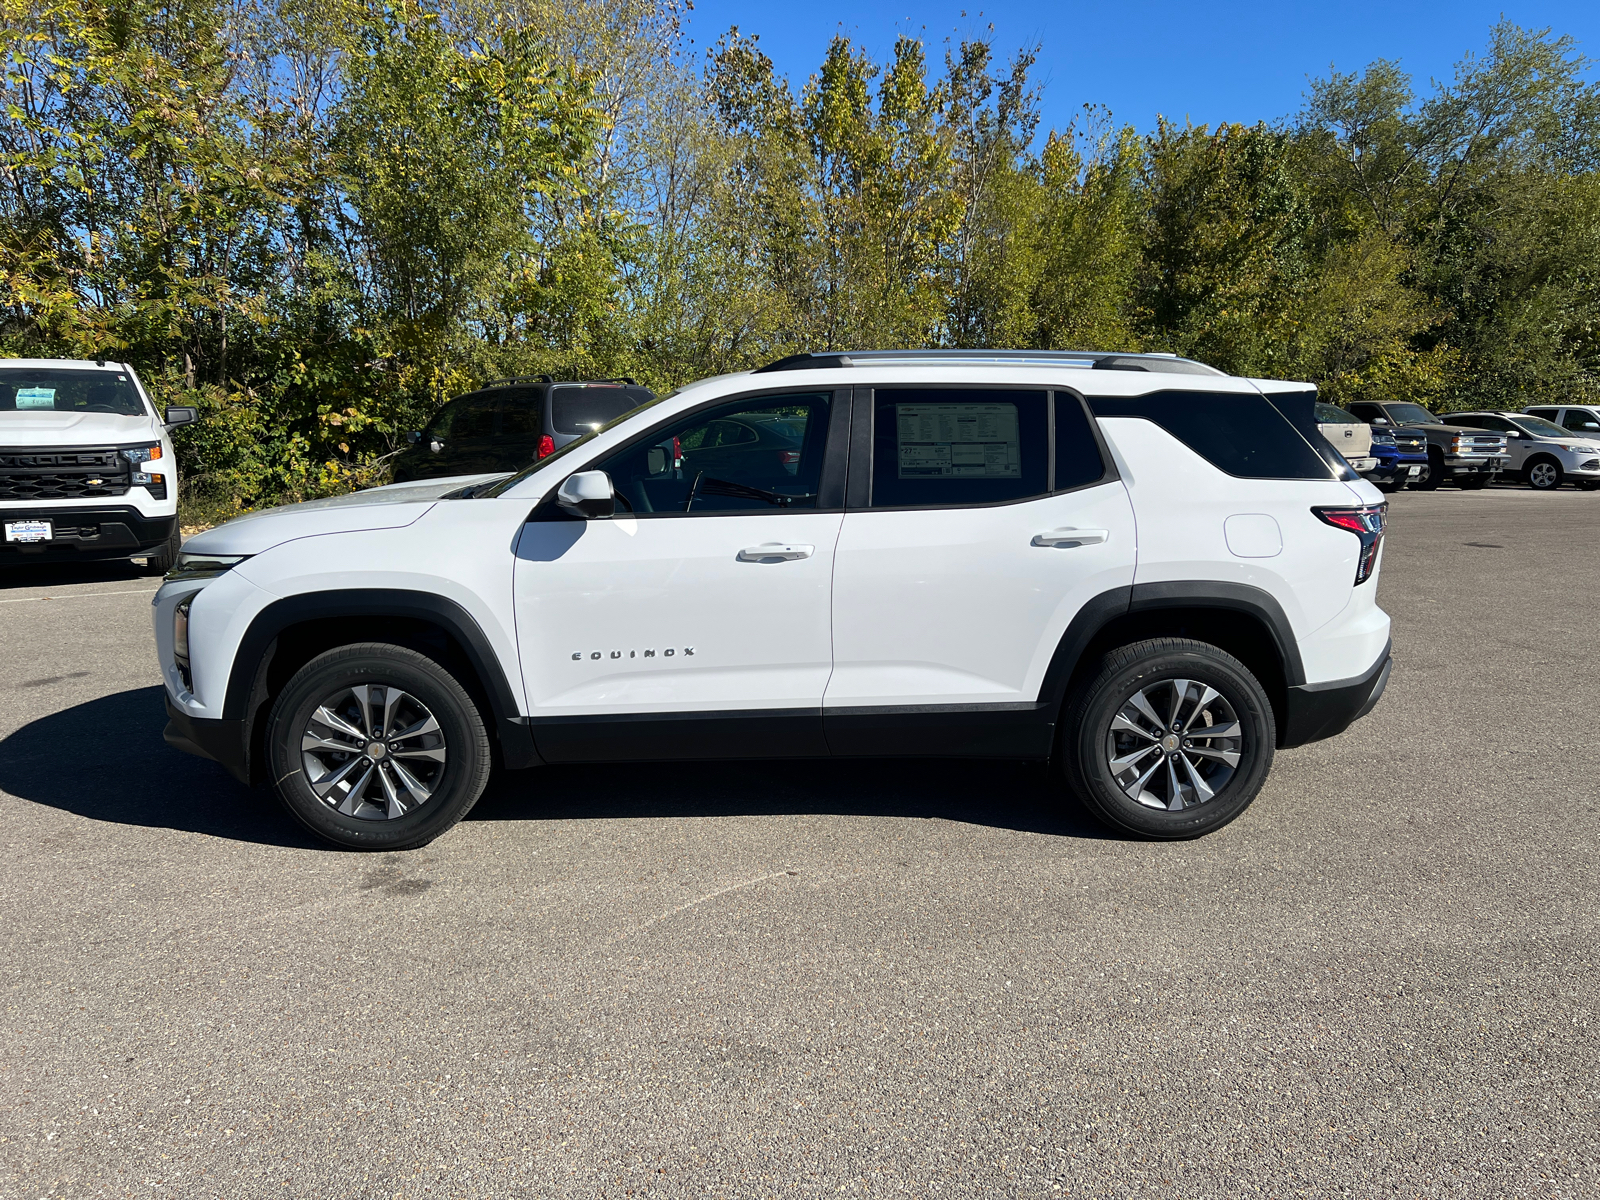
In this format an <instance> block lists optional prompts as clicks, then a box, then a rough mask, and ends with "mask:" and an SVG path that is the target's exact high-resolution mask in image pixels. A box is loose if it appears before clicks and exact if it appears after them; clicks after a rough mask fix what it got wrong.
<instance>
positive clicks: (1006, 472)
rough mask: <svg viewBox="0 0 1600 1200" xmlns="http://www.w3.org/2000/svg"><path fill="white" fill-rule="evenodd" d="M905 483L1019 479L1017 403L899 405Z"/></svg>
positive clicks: (897, 407)
mask: <svg viewBox="0 0 1600 1200" xmlns="http://www.w3.org/2000/svg"><path fill="white" fill-rule="evenodd" d="M894 407H895V421H896V424H897V425H898V426H899V429H898V433H899V442H900V478H901V479H1019V478H1021V476H1022V439H1021V437H1020V436H1019V435H1018V432H1017V406H1016V405H1015V404H896V405H895V406H894Z"/></svg>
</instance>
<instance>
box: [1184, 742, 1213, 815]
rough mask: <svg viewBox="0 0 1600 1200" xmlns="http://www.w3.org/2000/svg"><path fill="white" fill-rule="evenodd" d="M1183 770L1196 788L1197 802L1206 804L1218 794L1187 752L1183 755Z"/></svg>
mask: <svg viewBox="0 0 1600 1200" xmlns="http://www.w3.org/2000/svg"><path fill="white" fill-rule="evenodd" d="M1183 770H1184V774H1185V775H1187V776H1188V777H1189V786H1190V787H1191V788H1193V789H1194V795H1195V803H1196V804H1204V803H1205V802H1206V801H1207V800H1209V799H1211V797H1212V796H1214V795H1216V793H1215V792H1214V791H1212V790H1211V785H1210V784H1208V783H1207V782H1206V781H1205V777H1204V776H1202V775H1201V774H1200V772H1199V771H1197V770H1195V766H1194V762H1193V760H1191V759H1190V758H1189V756H1188V755H1187V754H1185V755H1183Z"/></svg>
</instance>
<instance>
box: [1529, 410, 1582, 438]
mask: <svg viewBox="0 0 1600 1200" xmlns="http://www.w3.org/2000/svg"><path fill="white" fill-rule="evenodd" d="M1522 411H1523V412H1525V413H1527V414H1528V415H1529V416H1531V417H1543V418H1544V419H1545V420H1546V421H1553V422H1554V423H1555V424H1557V425H1559V426H1561V428H1563V429H1565V430H1566V431H1567V432H1568V433H1570V434H1572V435H1573V436H1574V437H1581V438H1591V439H1593V440H1597V441H1600V404H1535V405H1533V406H1532V407H1529V408H1525V409H1523V410H1522Z"/></svg>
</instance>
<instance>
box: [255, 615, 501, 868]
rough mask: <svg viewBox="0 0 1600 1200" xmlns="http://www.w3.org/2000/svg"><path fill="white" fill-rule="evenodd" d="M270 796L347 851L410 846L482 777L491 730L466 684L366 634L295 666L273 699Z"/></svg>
mask: <svg viewBox="0 0 1600 1200" xmlns="http://www.w3.org/2000/svg"><path fill="white" fill-rule="evenodd" d="M266 735H267V736H266V744H267V755H268V758H269V761H270V763H271V766H272V778H273V779H274V780H275V781H276V783H275V784H274V787H275V789H276V790H277V793H278V798H279V799H281V800H282V801H283V803H284V806H285V807H286V808H287V809H288V810H289V812H290V814H291V815H292V816H293V817H294V818H295V819H296V820H297V821H299V822H300V823H301V824H302V825H304V826H305V827H306V828H307V829H309V830H310V831H311V832H312V833H314V834H316V835H317V836H318V837H320V838H323V839H324V840H326V841H330V842H332V843H334V844H335V845H337V846H343V847H345V848H346V849H349V850H410V849H413V848H414V847H417V846H422V845H426V844H427V843H428V842H431V841H433V839H434V838H436V837H438V836H439V835H440V834H442V833H444V832H445V830H447V829H449V828H450V827H451V826H452V825H454V824H455V823H456V822H457V821H459V820H461V818H462V817H464V816H466V815H467V812H468V810H470V809H471V808H472V806H473V805H474V804H475V803H477V800H478V797H479V796H480V795H481V794H482V793H483V788H484V785H485V784H486V783H488V781H489V769H490V756H489V735H488V733H487V732H486V731H485V730H484V727H483V718H482V717H481V716H480V715H479V713H478V709H477V706H476V705H474V704H473V702H472V698H471V697H470V696H468V695H467V693H466V691H465V689H463V688H462V686H461V684H460V683H459V682H458V681H457V680H456V678H455V676H453V675H452V674H451V673H450V672H449V671H447V670H445V668H444V667H442V666H440V665H439V664H438V663H436V662H434V661H433V659H431V658H428V657H427V656H426V655H422V654H418V653H417V652H416V651H415V650H410V649H407V648H406V647H403V646H392V645H388V644H385V643H381V642H366V643H362V644H359V645H354V646H341V647H339V648H338V649H336V650H329V651H328V652H327V653H325V654H321V655H319V656H318V657H316V658H314V659H312V660H311V661H310V662H309V663H307V664H306V665H305V666H303V667H301V668H300V670H299V671H297V672H295V675H294V677H293V678H292V679H290V680H289V683H288V685H287V686H286V687H285V688H284V689H283V692H282V693H281V694H280V695H279V696H278V698H277V700H276V701H275V702H274V704H273V706H272V715H271V717H270V718H268V725H267V730H266Z"/></svg>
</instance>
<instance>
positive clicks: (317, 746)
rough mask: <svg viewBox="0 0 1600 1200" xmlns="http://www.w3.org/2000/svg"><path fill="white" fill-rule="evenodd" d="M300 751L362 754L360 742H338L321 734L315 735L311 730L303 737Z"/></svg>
mask: <svg viewBox="0 0 1600 1200" xmlns="http://www.w3.org/2000/svg"><path fill="white" fill-rule="evenodd" d="M300 749H302V750H337V751H342V752H343V753H345V754H360V753H361V744H360V743H359V742H336V741H334V740H333V739H331V738H325V737H322V736H321V735H320V734H315V733H312V732H311V731H310V730H307V731H306V732H305V734H304V736H302V737H301V739H300Z"/></svg>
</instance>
